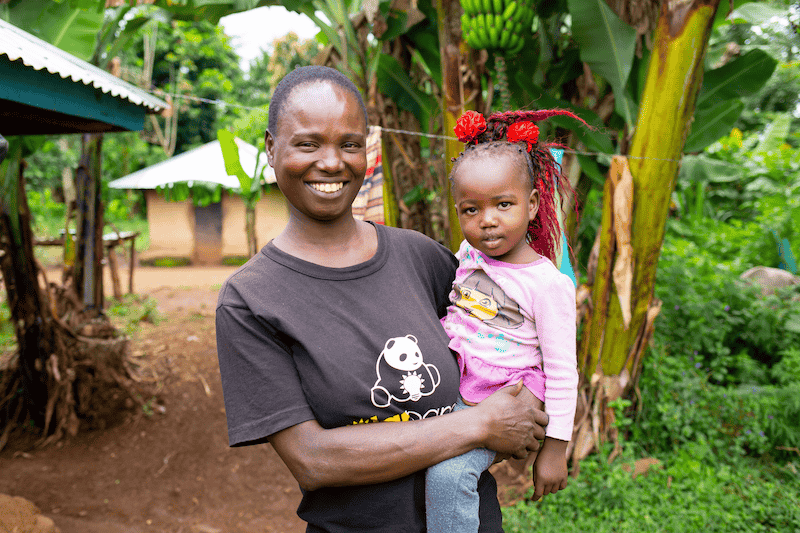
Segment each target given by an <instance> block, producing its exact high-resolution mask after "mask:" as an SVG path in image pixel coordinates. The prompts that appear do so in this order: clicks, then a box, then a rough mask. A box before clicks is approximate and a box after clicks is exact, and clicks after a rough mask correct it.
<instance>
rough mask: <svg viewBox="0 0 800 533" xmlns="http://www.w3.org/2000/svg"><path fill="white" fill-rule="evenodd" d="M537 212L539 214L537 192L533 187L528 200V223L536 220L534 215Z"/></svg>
mask: <svg viewBox="0 0 800 533" xmlns="http://www.w3.org/2000/svg"><path fill="white" fill-rule="evenodd" d="M538 212H539V190H538V189H536V188H535V187H534V188H533V190H532V191H531V195H530V197H529V199H528V221H529V222H532V221H533V220H534V219H535V218H536V214H537V213H538Z"/></svg>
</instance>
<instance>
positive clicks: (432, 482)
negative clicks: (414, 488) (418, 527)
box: [425, 398, 495, 533]
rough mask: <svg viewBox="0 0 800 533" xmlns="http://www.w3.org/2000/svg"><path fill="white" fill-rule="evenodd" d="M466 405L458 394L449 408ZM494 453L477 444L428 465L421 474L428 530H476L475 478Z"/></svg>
mask: <svg viewBox="0 0 800 533" xmlns="http://www.w3.org/2000/svg"><path fill="white" fill-rule="evenodd" d="M468 408H469V406H468V405H466V404H465V403H464V402H463V401H461V398H459V399H458V402H457V403H456V406H455V409H453V411H460V410H461V409H468ZM494 457H495V452H493V451H492V450H487V449H486V448H477V449H475V450H472V451H470V452H467V453H465V454H463V455H459V456H458V457H453V458H452V459H448V460H446V461H442V462H441V463H439V464H437V465H433V466H432V467H430V468H428V472H427V473H426V475H425V509H426V511H425V512H426V515H427V521H428V533H475V532H477V531H478V526H479V525H480V520H479V518H478V508H479V507H480V497H479V496H478V479H479V478H480V477H481V474H482V473H483V471H484V470H486V469H487V468H489V467H490V466H491V465H492V462H493V461H494Z"/></svg>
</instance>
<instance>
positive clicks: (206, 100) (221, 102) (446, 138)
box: [152, 91, 681, 163]
mask: <svg viewBox="0 0 800 533" xmlns="http://www.w3.org/2000/svg"><path fill="white" fill-rule="evenodd" d="M152 94H155V95H156V96H164V94H163V92H161V91H159V92H158V93H152ZM170 96H171V97H172V98H183V99H185V100H194V101H196V102H202V103H205V104H214V105H218V106H223V107H224V106H230V107H238V108H240V109H247V110H250V111H264V108H263V107H253V106H247V105H242V104H236V103H233V102H226V101H224V100H214V99H209V98H202V97H200V96H194V95H191V94H173V95H170ZM381 130H383V131H385V132H388V133H399V134H401V135H413V136H416V137H426V138H428V139H438V140H444V141H457V140H458V139H457V138H455V137H451V136H448V135H437V134H434V133H423V132H421V131H410V130H398V129H394V128H384V127H381ZM564 153H565V154H574V155H587V156H599V155H604V156H608V157H612V156H614V155H618V154H607V153H605V152H590V151H585V150H573V149H571V148H564ZM625 157H627V158H628V159H648V160H650V161H668V162H670V163H680V162H681V160H680V159H670V158H661V157H641V156H633V155H628V156H625Z"/></svg>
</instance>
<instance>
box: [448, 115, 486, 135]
mask: <svg viewBox="0 0 800 533" xmlns="http://www.w3.org/2000/svg"><path fill="white" fill-rule="evenodd" d="M453 131H454V132H455V134H456V137H458V140H459V141H461V142H462V143H468V142H471V141H477V140H478V136H479V135H480V134H481V133H483V132H484V131H486V119H485V118H484V117H483V115H481V114H480V113H478V112H477V111H467V112H466V113H464V114H463V115H461V116H460V117H458V120H456V127H455V128H453Z"/></svg>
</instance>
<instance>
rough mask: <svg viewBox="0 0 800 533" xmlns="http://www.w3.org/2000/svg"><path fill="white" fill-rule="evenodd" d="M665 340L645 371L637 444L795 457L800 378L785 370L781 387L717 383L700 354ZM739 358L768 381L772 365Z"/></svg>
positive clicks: (799, 436)
mask: <svg viewBox="0 0 800 533" xmlns="http://www.w3.org/2000/svg"><path fill="white" fill-rule="evenodd" d="M662 342H664V341H663V340H662V341H659V342H657V343H656V346H655V348H654V349H653V350H652V353H651V357H650V359H648V362H647V363H646V364H645V368H644V369H643V373H642V379H641V382H640V388H641V392H642V397H643V401H642V410H641V411H640V412H639V413H638V414H637V417H636V420H635V423H634V424H633V425H632V426H631V439H632V440H633V441H634V442H636V444H637V445H638V446H640V447H641V448H642V449H645V450H647V451H648V453H651V454H656V455H658V454H669V453H672V451H673V450H675V449H676V448H680V447H683V446H688V445H691V444H692V443H701V444H703V445H704V446H706V447H708V449H709V450H710V451H711V452H713V453H714V454H715V456H717V457H741V456H745V455H748V454H749V455H754V456H763V455H764V454H769V456H772V457H784V458H790V457H791V455H789V454H788V453H787V452H786V449H787V448H797V447H798V446H800V428H798V426H797V423H796V421H797V420H798V419H800V381H790V380H791V379H792V376H790V375H788V374H786V375H784V377H785V379H784V381H783V383H784V384H783V385H780V386H775V385H771V384H770V385H764V386H762V385H753V384H748V385H740V386H727V387H724V386H720V385H716V384H714V383H712V382H711V381H710V379H709V371H708V369H707V368H706V367H705V364H706V363H705V362H703V361H702V360H701V359H700V358H698V357H697V356H694V355H688V356H687V355H683V354H679V353H675V352H672V351H671V348H670V347H669V346H666V345H664V344H661V343H662ZM667 350H669V351H667ZM740 357H742V358H743V359H746V361H742V362H740V363H739V365H740V368H741V367H747V368H748V369H749V370H751V371H753V372H755V373H757V374H762V376H761V377H762V379H764V380H769V375H768V374H770V370H769V368H768V367H766V366H765V365H759V364H757V363H756V362H754V361H753V360H752V359H749V358H746V357H744V356H740ZM789 361H790V363H789V364H791V365H795V364H796V363H797V360H796V359H794V360H792V359H789ZM776 366H777V365H776ZM787 366H788V365H787ZM787 370H790V371H791V369H787ZM795 370H796V369H795ZM776 373H777V372H776Z"/></svg>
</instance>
